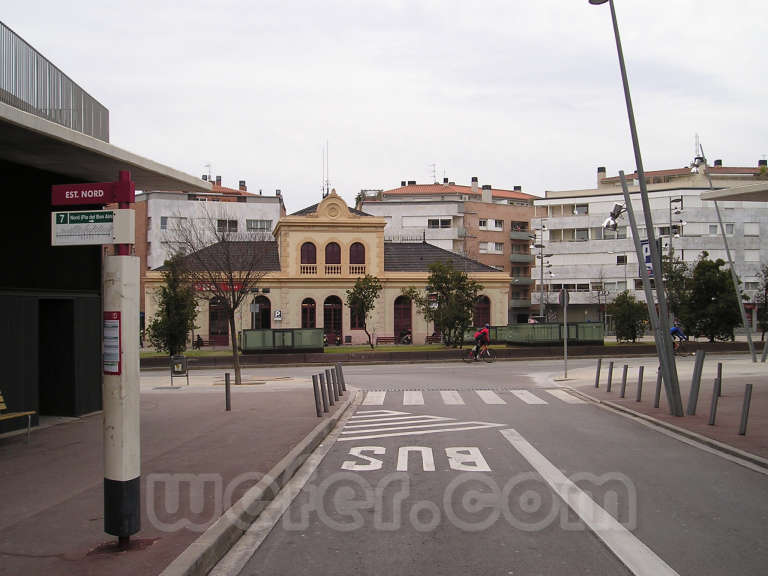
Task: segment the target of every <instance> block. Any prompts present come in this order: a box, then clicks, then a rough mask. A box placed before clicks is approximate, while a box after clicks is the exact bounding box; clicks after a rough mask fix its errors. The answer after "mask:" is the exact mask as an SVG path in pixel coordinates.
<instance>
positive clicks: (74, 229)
mask: <svg viewBox="0 0 768 576" xmlns="http://www.w3.org/2000/svg"><path fill="white" fill-rule="evenodd" d="M135 214H136V213H135V211H134V210H89V211H87V212H52V213H51V246H87V245H101V244H133V243H134V241H135V238H136V216H135Z"/></svg>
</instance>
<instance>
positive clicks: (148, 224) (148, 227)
mask: <svg viewBox="0 0 768 576" xmlns="http://www.w3.org/2000/svg"><path fill="white" fill-rule="evenodd" d="M151 229H152V216H147V230H151Z"/></svg>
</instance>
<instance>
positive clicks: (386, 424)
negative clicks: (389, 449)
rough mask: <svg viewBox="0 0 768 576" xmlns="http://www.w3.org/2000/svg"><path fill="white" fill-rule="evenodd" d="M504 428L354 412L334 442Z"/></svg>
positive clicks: (420, 416) (389, 412)
mask: <svg viewBox="0 0 768 576" xmlns="http://www.w3.org/2000/svg"><path fill="white" fill-rule="evenodd" d="M500 426H504V424H497V423H495V422H479V421H470V422H466V421H461V420H457V419H456V418H449V417H447V416H430V415H426V414H412V413H410V412H400V411H398V410H358V412H357V413H355V415H354V416H351V417H350V418H349V420H348V421H347V423H346V424H345V425H344V429H343V430H342V431H341V434H340V435H339V438H338V439H337V440H336V441H337V442H349V441H355V440H372V439H374V438H391V437H394V436H418V435H422V434H439V433H441V432H458V431H462V430H482V429H484V428H498V427H500Z"/></svg>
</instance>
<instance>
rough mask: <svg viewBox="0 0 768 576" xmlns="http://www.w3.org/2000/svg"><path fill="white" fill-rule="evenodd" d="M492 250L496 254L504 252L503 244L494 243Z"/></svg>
mask: <svg viewBox="0 0 768 576" xmlns="http://www.w3.org/2000/svg"><path fill="white" fill-rule="evenodd" d="M493 249H494V250H495V251H496V252H504V242H494V243H493Z"/></svg>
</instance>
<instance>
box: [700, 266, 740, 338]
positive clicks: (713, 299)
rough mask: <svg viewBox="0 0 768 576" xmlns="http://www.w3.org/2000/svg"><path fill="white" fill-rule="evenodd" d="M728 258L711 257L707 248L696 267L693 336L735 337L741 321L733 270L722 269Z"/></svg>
mask: <svg viewBox="0 0 768 576" xmlns="http://www.w3.org/2000/svg"><path fill="white" fill-rule="evenodd" d="M723 266H725V261H724V260H723V259H721V258H718V259H717V260H714V261H713V260H710V259H709V254H708V253H707V252H702V255H701V258H700V259H699V261H698V262H697V263H696V266H695V267H694V269H693V276H692V280H693V284H692V287H691V294H690V300H689V311H690V317H691V319H692V320H693V326H692V330H691V331H692V333H693V334H694V336H696V337H699V336H705V337H706V338H707V339H709V341H710V342H714V341H715V340H733V339H734V336H733V329H734V328H736V326H738V325H739V324H741V314H740V313H739V303H738V301H737V300H736V290H734V287H733V282H732V280H731V274H730V272H729V271H728V270H723V269H722V268H723Z"/></svg>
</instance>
